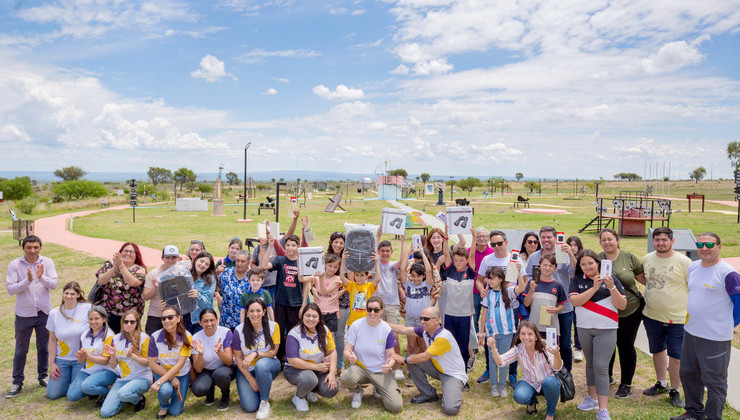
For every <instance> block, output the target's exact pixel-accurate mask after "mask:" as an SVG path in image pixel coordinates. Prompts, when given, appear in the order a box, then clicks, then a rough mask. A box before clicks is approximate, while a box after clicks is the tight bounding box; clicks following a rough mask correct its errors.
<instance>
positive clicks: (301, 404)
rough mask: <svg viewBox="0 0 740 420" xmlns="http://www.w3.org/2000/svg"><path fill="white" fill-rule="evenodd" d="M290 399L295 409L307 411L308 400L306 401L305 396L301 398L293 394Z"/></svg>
mask: <svg viewBox="0 0 740 420" xmlns="http://www.w3.org/2000/svg"><path fill="white" fill-rule="evenodd" d="M291 401H293V405H294V406H295V409H296V411H299V412H304V413H305V412H306V411H308V401H306V399H305V398H301V397H299V396H298V395H293V398H291Z"/></svg>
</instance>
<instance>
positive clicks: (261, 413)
mask: <svg viewBox="0 0 740 420" xmlns="http://www.w3.org/2000/svg"><path fill="white" fill-rule="evenodd" d="M268 417H270V402H269V401H266V400H263V401H260V408H259V409H258V410H257V420H264V419H266V418H268Z"/></svg>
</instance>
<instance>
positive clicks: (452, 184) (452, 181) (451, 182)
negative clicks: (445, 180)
mask: <svg viewBox="0 0 740 420" xmlns="http://www.w3.org/2000/svg"><path fill="white" fill-rule="evenodd" d="M454 179H455V177H454V176H450V201H451V202H452V201H455V199H454V198H453V197H452V189H453V188H455V181H454Z"/></svg>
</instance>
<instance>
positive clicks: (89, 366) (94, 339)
mask: <svg viewBox="0 0 740 420" xmlns="http://www.w3.org/2000/svg"><path fill="white" fill-rule="evenodd" d="M104 334H105V337H103V335H104ZM113 335H115V333H114V332H113V331H111V330H110V329H107V328H101V329H100V332H98V334H97V335H95V336H93V335H92V333H91V332H90V329H88V330H87V331H85V332H83V333H82V334H81V335H80V349H82V350H85V352H87V354H89V355H90V356H103V344H105V343H106V342H108V343H110V340H111V339H112V338H113ZM99 370H111V371H112V370H113V368H112V367H110V366H108V364H107V363H106V364H104V365H101V364H99V363H95V362H93V361H92V360H85V364H84V365H83V366H82V369H81V370H80V372H85V373H89V374H93V373H95V372H97V371H99Z"/></svg>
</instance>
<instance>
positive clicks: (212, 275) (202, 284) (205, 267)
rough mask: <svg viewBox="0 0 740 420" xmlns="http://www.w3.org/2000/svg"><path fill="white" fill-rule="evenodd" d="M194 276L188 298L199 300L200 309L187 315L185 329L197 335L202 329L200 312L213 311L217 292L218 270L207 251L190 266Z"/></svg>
mask: <svg viewBox="0 0 740 420" xmlns="http://www.w3.org/2000/svg"><path fill="white" fill-rule="evenodd" d="M190 273H191V274H192V275H193V282H194V288H193V289H190V291H189V292H188V297H191V298H196V299H197V300H198V307H197V308H195V310H193V311H192V312H190V313H189V314H187V315H185V322H184V323H185V329H186V330H188V331H189V332H190V334H195V333H196V332H198V331H200V330H201V329H202V327H201V326H200V324H198V320H199V319H200V312H201V311H202V310H203V309H206V308H210V309H213V294H214V293H215V291H216V283H217V281H216V269H215V267H214V265H213V256H212V255H211V254H209V253H207V252H205V251H203V252H201V253H200V254H198V255H197V256H196V257H195V259H194V260H192V264H191V265H190Z"/></svg>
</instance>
